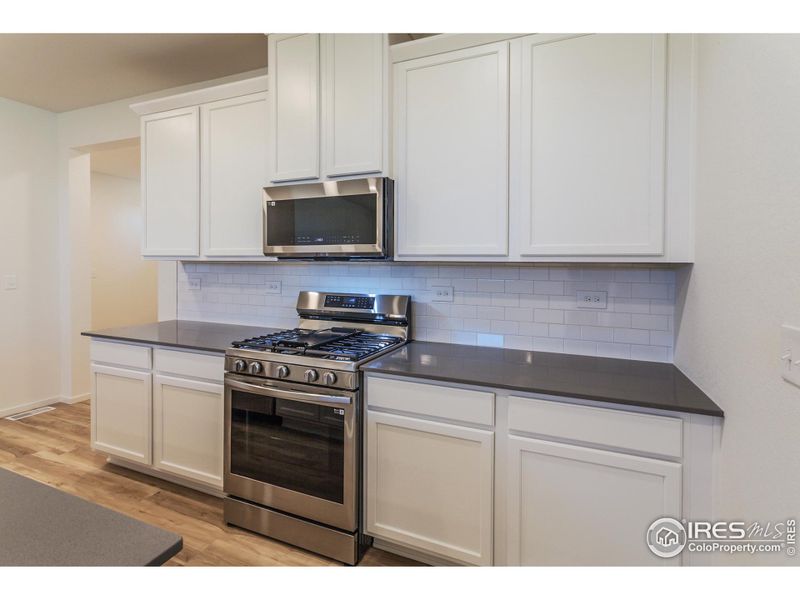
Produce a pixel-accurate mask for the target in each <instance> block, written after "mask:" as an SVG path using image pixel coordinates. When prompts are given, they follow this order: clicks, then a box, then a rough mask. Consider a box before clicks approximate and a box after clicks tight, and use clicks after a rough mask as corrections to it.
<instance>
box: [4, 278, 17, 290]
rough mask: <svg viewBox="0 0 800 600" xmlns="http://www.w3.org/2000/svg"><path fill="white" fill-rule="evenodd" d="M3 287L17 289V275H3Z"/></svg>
mask: <svg viewBox="0 0 800 600" xmlns="http://www.w3.org/2000/svg"><path fill="white" fill-rule="evenodd" d="M3 289H5V290H15V289H17V276H16V275H6V276H5V277H3Z"/></svg>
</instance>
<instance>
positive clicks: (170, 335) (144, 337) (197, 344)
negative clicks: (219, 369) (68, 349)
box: [83, 321, 279, 352]
mask: <svg viewBox="0 0 800 600" xmlns="http://www.w3.org/2000/svg"><path fill="white" fill-rule="evenodd" d="M274 331H279V330H278V329H275V328H272V327H256V326H251V325H229V324H227V323H204V322H201V321H159V322H158V323H145V324H144V325H131V326H130V327H115V328H113V329H101V330H99V331H84V332H83V335H86V336H89V337H92V338H99V339H107V340H117V341H121V342H135V343H142V344H155V345H158V346H173V347H175V348H186V349H189V350H203V351H206V352H225V350H226V349H227V348H228V347H230V345H231V343H232V342H236V341H238V340H243V339H246V338H250V337H255V336H258V335H266V334H268V333H272V332H274Z"/></svg>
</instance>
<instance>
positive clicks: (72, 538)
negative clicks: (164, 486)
mask: <svg viewBox="0 0 800 600" xmlns="http://www.w3.org/2000/svg"><path fill="white" fill-rule="evenodd" d="M182 547H183V539H182V538H181V537H180V536H179V535H176V534H174V533H170V532H169V531H164V530H163V529H159V528H157V527H153V526H152V525H148V524H147V523H142V522H141V521H137V520H135V519H131V518H130V517H127V516H125V515H122V514H120V513H118V512H114V511H113V510H109V509H107V508H104V507H102V506H99V505H97V504H93V503H91V502H87V501H86V500H83V499H81V498H78V497H76V496H72V495H70V494H67V493H66V492H62V491H61V490H58V489H56V488H52V487H50V486H47V485H44V484H43V483H39V482H38V481H34V480H33V479H28V478H27V477H22V476H21V475H17V474H16V473H12V472H11V471H8V470H6V469H2V468H0V566H154V565H162V564H164V563H165V562H166V561H168V560H169V559H170V558H172V557H173V556H175V555H176V554H177V553H178V552H180V550H181V548H182Z"/></svg>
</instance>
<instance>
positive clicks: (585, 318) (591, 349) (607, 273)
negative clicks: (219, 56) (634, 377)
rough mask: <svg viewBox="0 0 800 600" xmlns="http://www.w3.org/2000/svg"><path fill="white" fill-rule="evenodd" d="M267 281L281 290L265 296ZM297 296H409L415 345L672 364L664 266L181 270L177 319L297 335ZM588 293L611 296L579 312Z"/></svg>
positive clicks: (670, 291)
mask: <svg viewBox="0 0 800 600" xmlns="http://www.w3.org/2000/svg"><path fill="white" fill-rule="evenodd" d="M190 279H196V280H199V281H200V285H201V289H200V290H192V289H189V280H190ZM267 282H280V284H281V292H280V293H279V294H278V293H268V292H267V285H266V284H267ZM432 286H452V287H453V289H454V298H453V302H452V303H449V302H434V301H433V293H432V291H431V287H432ZM301 290H322V291H332V292H359V293H367V292H381V293H388V294H409V295H410V296H411V297H412V299H413V309H412V310H413V319H414V329H413V333H412V334H413V338H414V339H417V340H426V341H434V342H449V343H454V344H471V345H476V344H477V345H482V346H496V347H505V348H514V349H521V350H539V351H544V352H567V353H571V354H584V355H589V356H608V357H614V358H631V359H636V360H652V361H663V362H671V361H672V355H673V340H674V312H675V271H674V270H672V269H668V268H651V269H648V268H633V267H626V268H611V267H538V266H521V267H514V266H452V265H435V264H434V265H431V264H426V265H424V266H419V265H408V264H397V263H388V264H380V263H349V264H341V263H339V264H314V263H312V264H307V263H270V264H208V263H180V264H179V266H178V318H179V319H184V320H193V321H216V322H226V323H241V324H253V325H263V326H265V327H280V328H290V327H296V326H297V314H296V312H295V309H294V306H295V303H296V301H297V293H298V292H299V291H301ZM586 290H602V291H606V292H608V307H607V308H606V309H605V310H591V309H579V308H577V301H576V296H577V292H578V291H586Z"/></svg>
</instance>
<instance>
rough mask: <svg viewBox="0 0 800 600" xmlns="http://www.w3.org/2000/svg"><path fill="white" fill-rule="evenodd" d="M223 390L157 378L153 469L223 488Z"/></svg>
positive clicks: (154, 404) (154, 406)
mask: <svg viewBox="0 0 800 600" xmlns="http://www.w3.org/2000/svg"><path fill="white" fill-rule="evenodd" d="M223 405H224V400H223V386H221V385H219V384H215V383H205V382H201V381H193V380H190V379H182V378H178V377H167V376H164V375H156V376H155V380H154V389H153V435H154V438H153V439H154V441H153V450H154V456H153V466H155V467H156V468H158V469H161V470H163V471H168V472H170V473H174V474H176V475H180V476H183V477H186V478H189V479H194V480H197V481H200V482H203V483H206V484H209V485H212V486H214V487H217V488H220V489H221V488H222V450H223V410H224V408H223Z"/></svg>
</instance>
